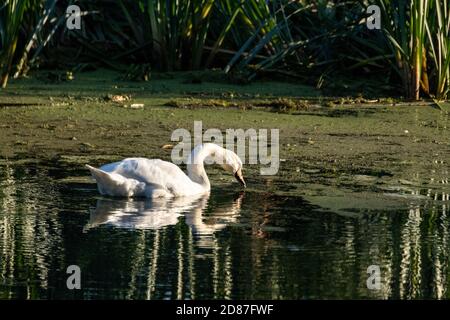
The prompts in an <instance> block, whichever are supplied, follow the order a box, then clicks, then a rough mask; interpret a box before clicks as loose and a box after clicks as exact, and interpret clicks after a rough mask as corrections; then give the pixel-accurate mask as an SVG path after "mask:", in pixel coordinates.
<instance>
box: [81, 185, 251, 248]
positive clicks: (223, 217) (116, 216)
mask: <svg viewBox="0 0 450 320" xmlns="http://www.w3.org/2000/svg"><path fill="white" fill-rule="evenodd" d="M243 196H244V193H240V194H238V195H234V196H229V197H226V198H221V199H214V200H215V202H214V205H213V206H212V205H210V206H208V203H209V200H210V195H209V194H206V195H200V196H195V197H180V198H173V199H166V198H160V199H153V200H150V199H145V200H136V199H134V200H133V199H106V198H102V199H99V200H97V205H96V207H95V209H93V210H91V212H90V218H89V222H88V224H87V225H86V226H85V227H84V230H85V231H87V230H89V229H93V228H96V227H98V226H101V225H106V226H111V227H115V228H125V229H150V230H157V229H160V228H163V227H167V226H171V225H175V224H177V223H178V221H179V218H180V217H182V216H184V218H185V222H186V224H187V225H188V226H189V227H190V228H191V230H192V234H193V235H194V236H195V237H198V238H201V239H202V240H207V238H210V237H211V236H212V235H213V234H214V233H215V232H217V231H219V230H222V229H223V228H225V227H226V226H227V225H229V224H231V223H235V222H236V221H237V218H238V217H239V214H240V210H241V204H242V199H243Z"/></svg>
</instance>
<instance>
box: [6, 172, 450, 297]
mask: <svg viewBox="0 0 450 320" xmlns="http://www.w3.org/2000/svg"><path fill="white" fill-rule="evenodd" d="M63 172H65V173H63ZM85 174H86V173H85V172H70V171H69V172H68V170H67V168H64V170H62V169H58V168H50V167H46V166H43V165H34V166H19V165H17V166H0V298H2V299H9V298H28V299H30V298H33V299H45V298H50V299H73V298H83V299H183V298H185V299H199V298H222V299H244V298H247V299H248V298H269V299H270V298H274V299H310V298H450V293H449V290H448V288H449V285H450V280H449V274H450V269H449V263H450V261H449V252H450V237H449V230H450V218H449V215H450V209H449V202H448V193H445V196H443V197H437V200H435V199H433V196H430V197H425V198H424V197H414V198H413V199H410V198H408V197H406V199H405V195H404V194H400V197H398V198H400V200H399V199H397V198H396V197H393V194H394V192H391V194H388V195H383V194H379V193H377V194H375V193H373V194H371V193H366V194H362V193H357V192H355V193H354V194H346V195H342V193H339V192H338V190H336V195H338V194H339V197H340V199H339V201H340V203H339V205H337V204H336V202H337V199H338V197H337V196H333V195H334V193H333V192H330V194H329V195H328V196H329V197H328V198H327V199H326V201H324V200H323V194H322V195H321V197H322V198H321V197H319V196H317V197H314V196H311V197H308V200H306V199H305V198H303V197H299V196H294V195H287V196H283V195H277V194H273V193H270V192H268V191H267V190H265V189H264V186H263V185H260V186H258V185H257V186H254V188H253V189H250V190H248V191H246V192H245V193H239V192H238V193H236V192H234V191H228V190H229V189H230V185H227V184H219V185H218V186H217V187H216V188H213V190H212V192H211V194H210V195H208V196H203V197H197V198H180V199H172V200H158V201H153V202H152V201H148V200H120V199H109V198H101V197H99V196H98V194H97V191H96V189H95V185H94V184H92V182H90V181H89V180H88V179H87V178H86V177H85V176H84V175H85ZM67 175H73V177H70V178H71V179H68V178H69V177H67ZM213 179H214V177H213ZM418 194H421V192H418ZM361 199H366V200H367V199H372V200H373V203H372V202H370V201H361ZM374 199H378V200H377V201H375V200H374ZM393 199H394V200H393ZM380 204H381V205H380ZM388 204H389V205H388ZM342 208H344V209H345V210H342ZM72 264H76V265H78V266H80V268H81V270H82V289H81V290H68V289H67V287H66V279H67V276H68V275H67V274H66V269H67V267H68V266H69V265H72ZM370 265H379V266H380V269H381V289H380V290H369V289H368V288H367V286H366V281H367V278H368V274H367V268H368V266H370Z"/></svg>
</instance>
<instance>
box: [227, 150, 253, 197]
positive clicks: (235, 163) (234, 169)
mask: <svg viewBox="0 0 450 320" xmlns="http://www.w3.org/2000/svg"><path fill="white" fill-rule="evenodd" d="M221 160H222V161H221V162H220V165H221V166H222V168H223V169H224V170H225V171H227V172H231V173H232V174H233V175H234V177H235V178H236V180H237V181H238V182H239V183H240V184H241V185H242V186H243V187H244V188H245V187H246V186H247V185H246V184H245V180H244V176H243V175H242V161H241V158H239V156H238V155H237V154H236V153H234V152H233V151H230V150H227V149H224V155H223V159H221Z"/></svg>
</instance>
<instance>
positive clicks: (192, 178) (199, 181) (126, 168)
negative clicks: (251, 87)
mask: <svg viewBox="0 0 450 320" xmlns="http://www.w3.org/2000/svg"><path fill="white" fill-rule="evenodd" d="M207 158H208V159H212V160H213V161H214V162H215V163H217V164H220V165H221V166H222V167H223V168H224V169H225V170H226V171H229V172H232V173H233V174H234V176H235V178H236V179H237V180H238V181H239V182H240V183H241V184H242V185H243V186H244V187H245V181H244V178H243V176H242V161H241V159H240V158H239V157H238V155H237V154H235V153H234V152H233V151H230V150H227V149H224V148H222V147H220V146H218V145H216V144H213V143H205V144H200V145H197V146H196V147H195V148H194V149H193V150H192V152H191V155H190V156H189V158H188V161H187V171H188V175H186V174H185V173H184V172H183V171H182V170H181V169H180V168H179V167H178V166H176V165H175V164H173V163H170V162H167V161H163V160H160V159H145V158H128V159H125V160H123V161H120V162H115V163H110V164H106V165H104V166H102V167H101V168H100V169H97V168H94V167H91V166H89V165H86V167H87V168H89V170H90V171H91V173H92V176H93V177H94V179H95V180H96V181H97V186H98V190H99V192H100V193H101V194H102V195H108V196H114V197H146V198H164V197H181V196H192V195H198V194H205V193H208V192H209V191H210V189H211V186H210V183H209V179H208V176H207V175H206V171H205V168H204V161H205V159H207Z"/></svg>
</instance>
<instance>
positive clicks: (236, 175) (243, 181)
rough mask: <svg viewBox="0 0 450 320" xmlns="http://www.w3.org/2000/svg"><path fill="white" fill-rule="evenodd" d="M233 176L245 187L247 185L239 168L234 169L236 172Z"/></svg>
mask: <svg viewBox="0 0 450 320" xmlns="http://www.w3.org/2000/svg"><path fill="white" fill-rule="evenodd" d="M234 177H235V178H236V180H237V181H239V183H240V184H241V185H242V186H243V187H244V188H245V187H247V185H246V184H245V180H244V177H243V176H242V170H241V169H239V170H238V171H236V173H235V174H234Z"/></svg>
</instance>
